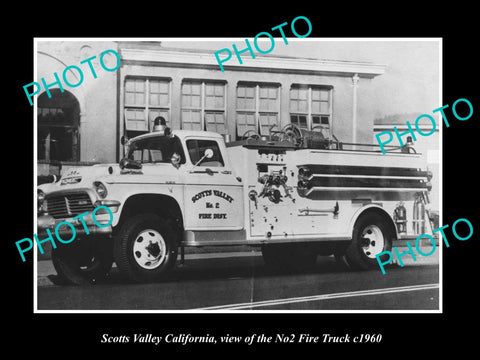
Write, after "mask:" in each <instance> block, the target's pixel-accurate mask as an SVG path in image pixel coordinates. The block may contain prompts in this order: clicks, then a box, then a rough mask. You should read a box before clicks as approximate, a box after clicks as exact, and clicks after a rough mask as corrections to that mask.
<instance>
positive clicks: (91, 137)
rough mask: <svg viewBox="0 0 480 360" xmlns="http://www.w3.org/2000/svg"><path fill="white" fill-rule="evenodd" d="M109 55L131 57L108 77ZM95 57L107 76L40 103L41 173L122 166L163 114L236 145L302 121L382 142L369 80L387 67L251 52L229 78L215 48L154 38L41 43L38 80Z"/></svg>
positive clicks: (174, 123)
mask: <svg viewBox="0 0 480 360" xmlns="http://www.w3.org/2000/svg"><path fill="white" fill-rule="evenodd" d="M312 46H315V42H312ZM318 46H321V45H318ZM108 49H113V50H115V51H117V52H118V53H119V54H120V57H121V65H120V67H119V68H118V69H117V70H116V71H114V72H105V71H103V72H102V69H101V67H100V64H99V62H98V55H99V54H100V53H102V52H103V51H105V50H108ZM95 55H97V58H95V59H93V60H92V61H91V64H92V66H94V69H95V70H96V73H97V74H98V77H97V78H94V77H93V76H92V74H91V72H88V66H87V64H86V63H83V65H82V69H84V79H83V82H82V83H81V85H79V86H77V87H67V86H64V89H63V90H64V91H63V92H62V91H61V89H60V87H59V86H58V85H52V86H51V87H50V88H49V93H50V95H51V97H48V94H47V93H46V91H45V89H42V92H41V93H40V94H39V95H38V97H37V108H38V109H37V126H38V137H37V158H38V175H40V176H43V175H48V174H60V173H61V172H62V171H64V170H66V169H68V168H69V167H71V166H82V165H90V164H93V163H99V162H118V161H119V160H120V159H121V157H122V156H123V149H122V146H121V144H120V138H121V137H122V136H124V135H125V136H127V137H129V138H131V137H134V136H136V135H140V134H143V133H145V132H149V131H152V129H153V120H154V119H155V118H156V117H157V116H159V115H161V116H163V117H164V118H165V119H166V120H167V124H168V125H169V126H170V127H171V128H172V129H174V130H175V129H195V130H208V131H215V132H218V133H220V134H222V135H224V137H225V139H226V140H227V141H230V140H236V139H239V138H242V137H243V136H244V134H246V133H247V132H249V131H250V133H251V132H252V131H253V132H256V133H258V134H260V135H268V134H269V131H270V129H273V130H280V129H281V128H283V127H284V126H286V125H287V124H290V123H294V124H296V125H298V126H299V127H301V128H305V129H309V130H314V131H321V132H322V133H323V134H324V136H325V137H328V138H332V137H333V136H335V137H336V138H337V139H339V140H340V141H343V142H360V143H368V144H373V141H372V134H373V125H374V124H373V106H374V103H373V102H372V101H370V99H371V98H372V94H370V93H369V83H370V82H371V81H374V78H375V77H376V76H379V75H381V74H383V73H384V71H385V67H384V66H383V65H379V64H372V63H365V62H354V61H332V60H321V59H311V58H301V56H298V57H285V56H283V57H281V56H269V55H264V56H260V55H258V56H257V55H256V57H255V58H254V59H252V58H251V57H249V56H247V55H248V54H243V55H242V62H243V63H242V64H240V63H239V62H238V61H233V60H232V61H231V62H229V63H224V67H225V71H224V72H222V71H221V70H220V68H219V66H218V64H217V62H216V59H215V56H214V50H212V51H211V52H205V51H204V52H202V51H197V50H188V43H185V48H182V49H178V48H175V49H174V48H169V47H168V46H167V44H166V43H165V42H162V43H160V42H151V41H148V42H140V41H97V42H96V41H38V44H37V79H40V78H45V79H46V80H47V83H48V81H49V79H50V80H51V79H53V76H52V74H53V73H54V72H56V73H57V74H59V75H60V74H62V73H63V71H64V69H65V68H66V67H67V66H69V65H78V66H80V65H79V64H80V63H81V61H82V60H84V59H87V58H91V57H92V56H95ZM300 55H301V54H300ZM112 61H113V60H112ZM67 76H70V77H71V78H72V79H73V78H74V77H75V76H77V77H78V76H79V74H78V72H75V71H71V74H69V73H67ZM37 81H38V80H37ZM51 82H53V81H51Z"/></svg>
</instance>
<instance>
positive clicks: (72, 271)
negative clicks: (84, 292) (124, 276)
mask: <svg viewBox="0 0 480 360" xmlns="http://www.w3.org/2000/svg"><path fill="white" fill-rule="evenodd" d="M96 241H97V243H95V244H93V243H91V242H87V241H85V240H84V241H82V240H76V242H75V243H72V244H65V245H60V246H59V247H57V248H56V249H52V263H53V267H54V268H55V270H56V271H57V274H58V280H59V281H58V283H59V284H62V285H87V284H91V283H93V282H95V281H99V280H103V279H104V278H105V277H106V276H107V274H108V273H109V271H110V269H111V268H112V264H113V258H112V253H111V247H109V246H108V244H106V242H108V241H109V240H108V239H96Z"/></svg>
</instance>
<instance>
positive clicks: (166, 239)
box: [113, 214, 178, 282]
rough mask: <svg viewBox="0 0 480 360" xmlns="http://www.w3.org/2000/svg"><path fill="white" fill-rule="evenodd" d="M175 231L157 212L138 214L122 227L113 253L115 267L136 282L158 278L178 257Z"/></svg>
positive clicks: (156, 279) (169, 268) (116, 237)
mask: <svg viewBox="0 0 480 360" xmlns="http://www.w3.org/2000/svg"><path fill="white" fill-rule="evenodd" d="M177 252H178V246H177V234H176V232H175V231H174V229H173V228H172V226H171V225H170V223H169V222H168V221H165V220H164V219H162V218H161V217H160V216H158V215H156V214H139V215H137V216H134V217H132V218H130V219H128V220H127V221H125V223H124V224H123V225H122V226H121V228H120V231H119V232H118V234H117V235H116V236H115V240H114V247H113V254H114V258H115V262H116V264H117V266H118V268H119V269H120V270H121V271H122V272H123V273H124V274H126V275H127V276H128V277H129V278H130V279H131V280H134V281H136V282H153V281H158V280H160V279H162V278H163V277H164V275H165V274H166V273H167V272H168V271H169V270H171V269H172V268H173V266H174V265H175V262H176V260H177Z"/></svg>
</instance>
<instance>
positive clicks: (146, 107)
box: [123, 76, 172, 134]
mask: <svg viewBox="0 0 480 360" xmlns="http://www.w3.org/2000/svg"><path fill="white" fill-rule="evenodd" d="M131 80H133V81H142V82H143V85H144V102H143V104H142V103H129V102H127V81H131ZM153 82H159V83H162V82H163V83H166V84H167V86H168V94H167V95H168V102H167V104H166V105H163V104H158V105H152V104H151V103H150V95H151V94H163V93H161V92H160V93H154V92H152V91H151V83H153ZM123 91H124V94H123V100H124V101H123V109H124V124H125V132H138V133H142V134H144V133H149V132H152V131H153V126H154V124H153V120H154V119H155V117H157V116H163V115H162V113H166V119H165V120H166V122H167V125H168V124H171V109H172V79H171V78H167V77H153V76H149V77H146V76H126V77H125V80H124V88H123ZM129 110H134V111H140V112H143V122H144V128H143V129H128V127H127V124H128V121H129V120H130V119H129V116H128V115H127V113H128V111H129ZM155 112H156V113H158V114H157V115H155V116H153V117H151V116H150V114H152V113H155ZM164 117H165V116H164Z"/></svg>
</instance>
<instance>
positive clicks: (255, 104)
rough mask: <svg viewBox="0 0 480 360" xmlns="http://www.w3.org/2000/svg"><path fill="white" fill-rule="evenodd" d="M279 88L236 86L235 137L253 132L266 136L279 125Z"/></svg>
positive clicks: (259, 85) (270, 86) (274, 85)
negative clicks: (273, 127) (272, 128)
mask: <svg viewBox="0 0 480 360" xmlns="http://www.w3.org/2000/svg"><path fill="white" fill-rule="evenodd" d="M279 95H280V87H279V85H276V84H251V83H239V84H238V86H237V104H236V124H237V136H238V137H242V135H243V134H244V133H245V132H247V131H249V130H253V131H255V132H260V134H261V135H268V134H269V132H270V131H269V130H270V128H271V127H272V126H274V125H277V126H278V123H279V112H280V96H279Z"/></svg>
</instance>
